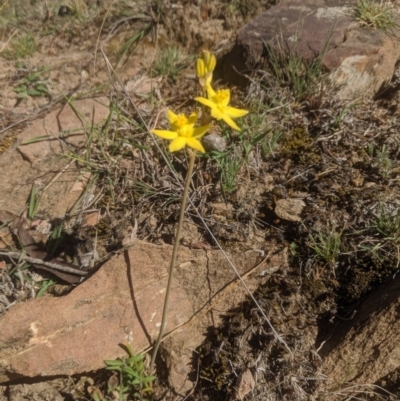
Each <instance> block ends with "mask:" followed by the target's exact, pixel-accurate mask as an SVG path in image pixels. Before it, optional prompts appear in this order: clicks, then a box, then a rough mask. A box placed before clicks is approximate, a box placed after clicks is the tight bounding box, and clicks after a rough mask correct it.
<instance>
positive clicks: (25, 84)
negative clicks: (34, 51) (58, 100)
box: [14, 68, 51, 99]
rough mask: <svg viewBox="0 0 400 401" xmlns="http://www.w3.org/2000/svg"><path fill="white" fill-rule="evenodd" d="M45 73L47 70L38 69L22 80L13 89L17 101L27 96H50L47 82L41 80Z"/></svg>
mask: <svg viewBox="0 0 400 401" xmlns="http://www.w3.org/2000/svg"><path fill="white" fill-rule="evenodd" d="M46 71H48V69H47V68H40V69H39V70H37V71H35V72H32V73H30V74H29V75H28V76H26V77H25V78H23V79H22V80H21V81H20V82H19V83H18V86H17V87H16V88H15V89H14V92H16V93H17V94H18V99H25V98H26V97H28V96H51V92H50V89H49V88H48V85H47V84H48V81H47V80H46V79H43V78H42V74H43V73H45V72H46Z"/></svg>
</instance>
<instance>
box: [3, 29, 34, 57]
mask: <svg viewBox="0 0 400 401" xmlns="http://www.w3.org/2000/svg"><path fill="white" fill-rule="evenodd" d="M36 50H37V45H36V40H35V37H34V36H33V35H32V34H30V33H23V34H21V35H19V36H17V37H15V38H14V39H12V40H11V41H10V43H9V45H8V47H7V48H6V49H4V50H3V51H2V52H1V53H0V54H1V56H3V57H4V58H5V59H7V60H19V59H24V58H27V57H30V56H32V54H33V53H35V51H36Z"/></svg>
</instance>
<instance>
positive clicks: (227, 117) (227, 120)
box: [221, 113, 241, 131]
mask: <svg viewBox="0 0 400 401" xmlns="http://www.w3.org/2000/svg"><path fill="white" fill-rule="evenodd" d="M221 114H222V116H221V117H222V119H223V120H224V121H225V122H226V123H227V124H228V125H229V126H230V127H231V128H233V129H234V130H236V131H241V129H240V128H239V127H238V126H237V125H236V123H235V122H234V121H233V120H232V119H231V118H230V117H229V116H227V115H226V114H224V113H221Z"/></svg>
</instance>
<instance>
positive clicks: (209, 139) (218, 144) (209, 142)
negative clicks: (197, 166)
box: [201, 134, 226, 152]
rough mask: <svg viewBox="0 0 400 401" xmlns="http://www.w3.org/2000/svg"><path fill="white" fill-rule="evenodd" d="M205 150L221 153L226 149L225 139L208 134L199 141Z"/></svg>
mask: <svg viewBox="0 0 400 401" xmlns="http://www.w3.org/2000/svg"><path fill="white" fill-rule="evenodd" d="M201 142H202V144H203V146H204V148H205V150H207V151H211V150H215V151H217V152H223V151H224V150H225V149H226V139H224V138H222V137H221V136H220V135H218V134H208V135H206V136H204V137H203V139H202V140H201Z"/></svg>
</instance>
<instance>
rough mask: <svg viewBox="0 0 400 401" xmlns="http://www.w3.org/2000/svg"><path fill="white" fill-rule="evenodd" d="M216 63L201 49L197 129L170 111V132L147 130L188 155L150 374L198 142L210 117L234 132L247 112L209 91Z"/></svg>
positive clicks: (224, 93)
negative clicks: (237, 119)
mask: <svg viewBox="0 0 400 401" xmlns="http://www.w3.org/2000/svg"><path fill="white" fill-rule="evenodd" d="M216 64H217V61H216V58H215V56H214V55H213V54H211V53H210V52H209V51H208V50H204V51H203V52H202V54H201V56H200V57H199V58H198V59H197V61H196V74H197V78H198V80H199V84H200V87H201V90H202V95H203V96H199V97H195V98H194V100H196V101H197V102H199V103H200V104H201V105H202V109H201V110H202V111H201V118H200V126H198V127H195V125H196V124H197V121H198V112H197V111H195V112H193V113H192V114H190V115H189V117H186V116H185V115H184V114H175V113H174V112H173V111H171V110H168V111H167V118H168V121H169V125H170V129H169V130H160V129H152V130H151V131H150V132H151V133H153V134H154V135H157V136H158V137H160V138H163V139H167V140H170V141H171V143H170V144H169V151H170V152H177V151H179V150H182V149H184V148H187V152H188V155H189V166H188V172H187V176H186V182H185V187H184V191H183V195H182V200H181V210H180V215H179V221H178V228H177V232H176V238H175V245H174V250H173V253H172V260H171V266H170V271H169V277H168V284H167V289H166V292H165V301H164V308H163V314H162V318H161V326H160V331H159V335H158V338H157V341H156V344H155V345H154V347H153V354H152V357H151V362H150V373H151V372H152V371H153V368H154V362H155V359H156V356H157V352H158V348H159V346H160V344H161V341H162V337H163V334H164V330H165V323H166V316H167V311H168V301H169V295H170V292H171V284H172V278H173V273H174V268H175V263H176V255H177V251H178V245H179V242H180V237H181V229H182V223H183V217H184V212H185V209H186V203H187V196H188V192H189V186H190V182H191V180H192V173H193V167H194V163H195V158H196V152H197V151H198V152H201V153H205V149H204V147H203V145H202V144H201V142H200V139H201V138H202V137H203V135H204V134H206V133H207V131H208V130H209V129H210V128H211V126H212V124H210V123H209V121H210V120H211V117H213V118H214V119H216V120H223V121H224V122H225V123H226V124H228V125H229V126H230V127H231V128H233V129H234V130H237V131H240V128H239V126H238V125H237V124H236V123H235V122H234V121H233V119H234V118H238V117H243V116H245V115H246V114H247V113H248V111H247V110H242V109H236V108H234V107H231V106H229V102H230V97H231V94H230V91H229V89H220V90H217V91H215V90H214V89H213V88H212V86H211V82H212V78H213V71H214V69H215V66H216ZM205 106H206V107H209V108H210V110H211V117H210V116H209V115H207V113H206V107H205Z"/></svg>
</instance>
